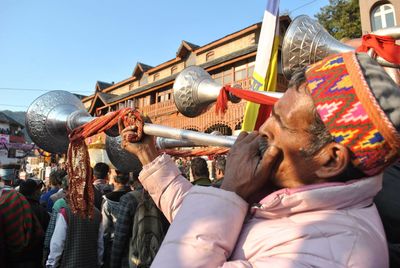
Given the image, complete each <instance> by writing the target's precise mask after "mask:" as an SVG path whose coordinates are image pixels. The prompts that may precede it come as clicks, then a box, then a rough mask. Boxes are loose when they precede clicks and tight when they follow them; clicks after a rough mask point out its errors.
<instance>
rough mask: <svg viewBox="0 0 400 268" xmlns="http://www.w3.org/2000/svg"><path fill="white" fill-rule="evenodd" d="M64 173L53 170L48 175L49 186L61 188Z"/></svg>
mask: <svg viewBox="0 0 400 268" xmlns="http://www.w3.org/2000/svg"><path fill="white" fill-rule="evenodd" d="M65 175H66V173H65V171H59V170H53V171H52V172H51V173H50V176H49V183H50V187H51V188H61V182H62V178H63V177H64V176H65Z"/></svg>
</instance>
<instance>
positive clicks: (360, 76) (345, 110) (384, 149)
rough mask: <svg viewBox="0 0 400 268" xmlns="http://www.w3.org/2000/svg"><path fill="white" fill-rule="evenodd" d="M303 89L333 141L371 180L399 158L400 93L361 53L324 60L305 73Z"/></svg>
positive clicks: (338, 55)
mask: <svg viewBox="0 0 400 268" xmlns="http://www.w3.org/2000/svg"><path fill="white" fill-rule="evenodd" d="M306 78H307V81H308V86H307V88H308V90H309V91H310V93H311V96H312V98H313V100H314V103H315V107H316V109H317V111H318V113H319V115H320V117H321V119H322V121H323V122H324V124H325V126H326V127H327V129H328V131H329V132H330V133H331V135H332V136H333V137H334V139H335V141H336V142H338V143H341V144H343V145H345V146H346V147H348V148H349V149H350V151H351V153H352V155H351V160H352V162H353V164H354V166H355V167H357V168H358V169H359V170H361V171H363V172H364V173H365V174H366V175H369V176H372V175H375V174H378V173H380V172H382V171H383V169H384V168H385V167H386V166H388V165H390V164H392V163H393V162H394V161H395V160H396V159H398V158H399V149H400V135H399V133H398V131H399V130H400V88H399V86H398V85H397V84H396V83H395V82H394V81H393V80H392V79H391V78H390V76H389V75H388V74H387V73H386V72H385V70H384V69H383V68H382V67H381V66H380V65H379V64H378V63H376V62H375V61H374V60H373V59H371V58H370V57H369V56H368V55H367V54H365V53H354V52H347V53H341V54H337V55H333V56H330V57H327V58H325V59H323V60H321V61H320V62H318V63H316V64H313V65H311V66H310V67H309V68H308V69H307V70H306Z"/></svg>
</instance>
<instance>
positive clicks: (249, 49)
mask: <svg viewBox="0 0 400 268" xmlns="http://www.w3.org/2000/svg"><path fill="white" fill-rule="evenodd" d="M255 51H257V45H253V46H251V47H247V48H245V49H242V50H239V51H236V52H233V53H230V54H227V55H225V56H222V57H219V58H216V59H215V60H212V61H209V62H205V63H203V64H201V65H199V66H200V67H202V68H204V69H207V68H209V67H212V66H214V65H218V64H220V63H223V62H225V61H228V60H231V59H234V58H237V57H240V56H243V55H246V54H249V53H251V52H255ZM177 75H178V74H173V75H170V76H167V77H165V78H162V79H160V80H157V81H155V82H152V83H149V84H146V85H144V86H142V87H139V88H137V89H134V90H132V91H129V92H126V93H124V94H122V95H119V96H116V97H114V98H112V99H109V103H114V102H118V101H119V100H122V99H125V98H127V97H129V96H133V95H137V94H140V93H142V92H143V91H146V90H148V89H150V88H152V87H157V86H159V85H162V84H164V83H167V82H170V81H173V80H175V78H176V77H177Z"/></svg>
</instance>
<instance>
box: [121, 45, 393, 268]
mask: <svg viewBox="0 0 400 268" xmlns="http://www.w3.org/2000/svg"><path fill="white" fill-rule="evenodd" d="M399 130H400V88H399V87H398V86H397V85H396V84H395V83H394V81H393V80H392V79H391V78H390V77H389V76H388V75H387V73H386V72H385V71H384V70H383V69H382V68H381V67H380V66H379V65H378V64H377V63H376V62H375V61H374V60H372V59H371V58H370V57H369V56H368V55H367V54H364V53H354V52H348V53H341V54H337V55H334V56H330V57H328V58H326V59H324V60H322V61H320V62H318V63H316V64H314V65H311V66H310V67H309V68H308V69H307V70H306V71H305V72H304V71H301V72H297V73H296V74H295V75H293V77H292V80H291V81H290V84H289V88H288V90H287V91H286V93H285V94H284V96H283V97H282V98H281V99H280V100H279V101H278V102H277V103H276V104H275V106H274V108H273V112H272V115H271V117H270V118H268V120H266V121H265V123H264V124H263V125H262V127H261V128H260V130H259V132H256V131H255V132H252V133H245V132H242V133H241V134H240V135H239V137H238V139H237V141H236V143H235V145H234V146H233V147H232V149H231V151H230V153H229V155H228V158H227V163H226V170H225V178H224V181H223V183H222V185H221V188H220V189H217V188H212V187H201V186H192V185H191V183H190V182H188V181H187V180H186V179H185V178H183V177H182V176H181V175H180V172H179V169H178V168H177V167H176V166H175V164H174V162H173V161H172V159H171V158H170V157H169V156H168V155H165V154H163V155H158V154H157V150H156V148H155V146H154V142H153V137H150V136H146V137H144V139H143V140H142V141H141V143H130V142H129V140H130V137H131V136H132V135H134V134H133V133H132V130H131V128H126V129H125V130H124V131H122V137H123V142H122V146H123V148H125V149H126V150H128V151H129V152H131V153H133V154H136V155H137V156H138V157H139V159H140V161H141V162H142V164H143V165H144V167H143V171H142V172H141V174H140V178H139V179H140V181H141V182H142V184H143V186H144V187H145V188H146V190H148V191H149V193H150V195H151V196H152V198H153V199H154V201H155V203H156V204H157V205H158V206H159V208H160V209H161V210H162V211H163V213H164V214H165V216H166V217H167V218H168V220H169V221H170V222H172V224H171V226H170V229H169V231H168V234H167V235H166V237H165V240H164V242H163V244H162V246H161V248H160V250H159V252H158V254H157V256H156V258H155V260H154V262H153V267H364V268H365V267H371V268H376V267H382V268H383V267H388V265H389V264H388V251H387V245H386V239H385V234H384V231H383V228H382V223H381V220H380V218H379V215H378V212H377V210H376V207H375V205H374V204H373V197H374V196H375V195H376V193H377V192H378V191H379V190H380V189H381V185H382V175H381V174H382V171H383V170H384V169H385V168H386V167H387V166H389V165H390V164H392V163H394V162H395V161H396V160H398V159H399V149H400V135H399V133H398V131H399ZM260 148H261V150H260Z"/></svg>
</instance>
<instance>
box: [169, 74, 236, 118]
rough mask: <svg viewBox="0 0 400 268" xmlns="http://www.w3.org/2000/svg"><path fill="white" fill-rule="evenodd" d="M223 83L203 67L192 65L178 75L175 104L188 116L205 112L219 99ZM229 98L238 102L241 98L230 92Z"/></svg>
mask: <svg viewBox="0 0 400 268" xmlns="http://www.w3.org/2000/svg"><path fill="white" fill-rule="evenodd" d="M221 88H222V85H220V84H218V83H217V82H215V81H214V80H213V79H212V78H211V75H210V74H208V73H207V72H206V71H205V70H204V69H203V68H201V67H198V66H190V67H187V68H185V69H184V70H183V71H182V72H180V73H179V75H178V76H177V77H176V79H175V82H174V86H173V95H174V101H175V106H176V108H177V109H178V111H179V112H180V113H182V114H183V115H184V116H187V117H196V116H198V115H200V114H202V113H204V112H205V111H206V110H207V109H208V107H209V106H210V105H211V104H212V103H213V102H215V101H216V100H217V97H218V95H219V92H220V89H221ZM228 99H229V100H230V101H231V102H233V103H238V102H239V101H240V99H239V98H237V97H235V96H233V95H232V94H228Z"/></svg>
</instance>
